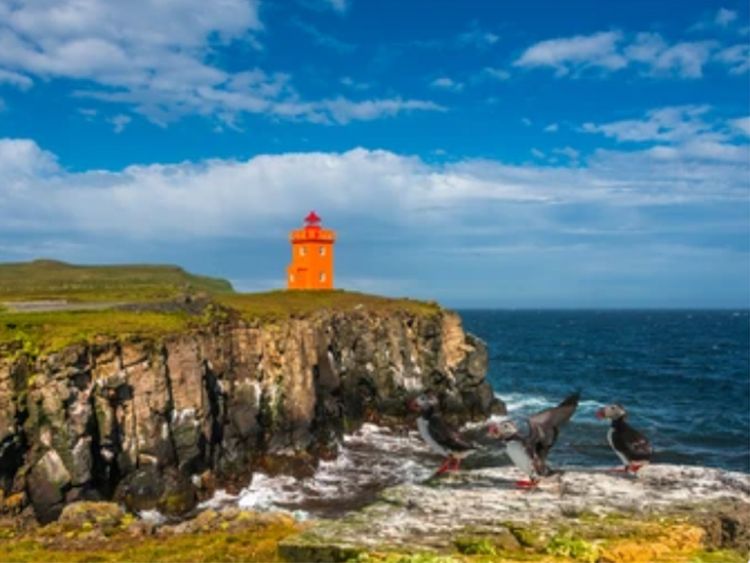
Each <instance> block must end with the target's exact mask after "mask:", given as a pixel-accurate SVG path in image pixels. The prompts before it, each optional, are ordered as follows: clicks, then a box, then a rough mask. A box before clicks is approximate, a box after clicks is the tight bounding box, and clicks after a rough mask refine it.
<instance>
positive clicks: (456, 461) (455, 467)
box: [448, 458, 461, 471]
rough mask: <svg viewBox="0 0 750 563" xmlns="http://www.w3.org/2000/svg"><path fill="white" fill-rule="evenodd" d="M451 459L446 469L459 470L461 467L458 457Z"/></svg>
mask: <svg viewBox="0 0 750 563" xmlns="http://www.w3.org/2000/svg"><path fill="white" fill-rule="evenodd" d="M452 459H453V461H452V463H451V464H450V466H449V467H448V471H459V470H460V469H461V460H460V459H458V458H452Z"/></svg>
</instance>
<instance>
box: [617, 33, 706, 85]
mask: <svg viewBox="0 0 750 563" xmlns="http://www.w3.org/2000/svg"><path fill="white" fill-rule="evenodd" d="M715 48H716V43H715V42H713V41H696V42H692V43H689V42H683V43H677V44H675V45H671V46H670V45H668V44H667V42H666V41H665V40H664V39H663V38H662V36H661V35H659V34H658V33H639V34H638V35H636V38H635V41H634V42H633V43H631V44H630V45H628V46H627V47H626V48H625V51H624V53H625V55H626V57H627V58H628V60H629V61H633V62H636V63H641V64H644V65H646V67H647V68H648V70H649V72H651V73H653V74H675V75H677V76H680V77H682V78H700V77H701V76H702V75H703V67H704V66H705V64H706V63H707V62H708V60H709V58H710V56H711V52H712V51H713V50H714V49H715Z"/></svg>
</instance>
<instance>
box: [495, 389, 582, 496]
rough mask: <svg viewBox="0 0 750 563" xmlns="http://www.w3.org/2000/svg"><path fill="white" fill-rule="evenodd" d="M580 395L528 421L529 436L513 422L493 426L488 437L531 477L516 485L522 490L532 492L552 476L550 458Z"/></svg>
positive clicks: (571, 396) (574, 394)
mask: <svg viewBox="0 0 750 563" xmlns="http://www.w3.org/2000/svg"><path fill="white" fill-rule="evenodd" d="M579 398H580V393H578V392H576V393H573V394H572V395H570V396H568V397H566V398H565V399H563V401H562V402H561V403H560V404H559V405H557V406H555V407H551V408H548V409H545V410H543V411H541V412H538V413H536V414H533V415H531V416H529V417H528V418H527V419H526V423H527V426H528V433H526V434H521V432H520V430H519V428H518V426H517V425H516V423H514V422H513V421H511V420H505V421H503V422H501V423H499V424H490V426H489V427H488V429H487V430H488V432H487V434H488V435H489V436H490V437H492V438H499V439H500V440H502V441H503V442H504V443H505V448H506V451H507V453H508V457H510V459H511V461H512V462H513V464H514V465H515V466H516V467H517V468H518V469H520V470H521V471H522V472H524V473H525V474H526V475H528V477H529V478H528V479H527V480H521V481H516V486H517V487H519V488H522V489H533V488H534V487H536V486H537V485H538V484H539V481H540V480H541V478H542V477H546V476H548V475H550V474H551V470H550V468H549V467H548V466H547V455H548V454H549V452H550V450H551V449H552V446H554V445H555V442H556V441H557V437H558V435H559V434H560V428H562V427H563V425H564V424H565V423H566V422H568V420H570V418H571V417H572V416H573V413H575V411H576V408H578V400H579Z"/></svg>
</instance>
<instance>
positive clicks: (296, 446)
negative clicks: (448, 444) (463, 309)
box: [0, 307, 494, 522]
mask: <svg viewBox="0 0 750 563" xmlns="http://www.w3.org/2000/svg"><path fill="white" fill-rule="evenodd" d="M486 364H487V354H486V349H485V346H484V344H483V343H482V342H481V341H479V340H478V339H476V338H474V337H472V336H471V335H467V334H465V333H464V332H463V330H462V327H461V322H460V319H459V317H458V316H457V315H455V314H453V313H450V312H446V311H442V310H438V309H437V308H436V310H435V312H434V313H431V314H427V315H425V314H417V313H414V312H411V311H408V310H404V311H392V310H389V311H387V312H385V311H376V310H370V309H368V308H367V307H355V308H353V309H352V310H347V311H326V310H322V311H316V312H314V313H311V314H306V315H299V316H297V317H295V316H290V317H288V318H284V319H276V320H273V321H266V322H260V321H255V322H253V321H247V320H242V319H240V318H236V317H233V318H227V319H224V320H222V321H217V322H214V323H212V324H210V325H204V326H201V327H199V328H194V329H192V330H187V331H184V332H180V333H176V334H171V335H167V336H164V337H159V338H144V337H133V336H131V337H129V338H125V339H123V338H118V339H102V338H99V339H89V341H88V342H86V343H81V344H76V345H71V346H68V347H65V348H64V349H62V350H60V351H58V352H56V353H51V354H34V353H31V352H28V351H24V349H22V348H20V347H15V348H14V347H13V346H10V347H6V348H5V349H4V350H3V351H1V352H0V495H2V497H1V498H2V507H3V510H5V511H6V512H20V511H24V510H25V511H27V512H30V510H31V509H32V508H33V512H34V514H35V515H36V517H37V518H38V519H39V520H40V521H43V522H46V521H51V520H53V519H55V518H56V517H57V516H58V515H59V513H60V511H61V510H62V508H63V506H64V505H65V504H66V503H69V502H72V501H74V500H80V499H100V498H105V499H108V498H115V499H117V500H119V501H122V502H124V503H125V504H126V506H128V507H129V508H131V509H133V510H140V509H147V508H158V509H160V510H161V511H163V512H165V513H170V514H183V513H186V512H188V511H190V510H191V509H192V508H193V507H194V505H195V503H196V501H197V499H199V498H200V497H201V496H202V495H207V494H210V492H211V490H212V489H213V488H214V487H215V486H217V485H221V486H223V487H231V486H232V484H237V485H239V484H242V483H243V482H246V481H247V480H248V479H249V478H250V476H251V473H252V471H253V469H254V468H257V467H260V466H262V467H263V468H264V469H265V470H266V471H272V470H294V471H304V470H305V469H306V466H308V465H309V466H313V465H314V463H315V459H316V458H317V456H319V455H325V453H326V452H330V448H331V446H332V445H334V444H335V438H336V436H338V435H340V433H341V432H342V431H344V430H347V429H353V428H356V427H357V426H358V425H359V424H361V423H362V422H363V421H364V420H373V419H380V420H382V419H384V418H387V419H389V420H393V421H399V420H403V417H405V416H406V413H405V412H404V407H403V402H404V398H405V396H407V395H408V394H409V393H412V392H414V391H416V390H420V389H425V388H428V389H433V390H435V391H437V392H438V393H439V395H440V397H441V401H442V403H443V406H444V409H445V410H446V411H447V412H449V413H452V414H453V415H454V416H456V417H457V418H460V419H468V418H472V417H478V416H482V415H486V414H488V413H489V412H490V411H491V410H492V409H493V402H494V399H493V393H492V390H491V388H490V386H489V384H488V383H487V381H486V380H485V371H486ZM29 506H30V507H32V508H29Z"/></svg>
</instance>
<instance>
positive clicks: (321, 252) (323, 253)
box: [319, 246, 326, 256]
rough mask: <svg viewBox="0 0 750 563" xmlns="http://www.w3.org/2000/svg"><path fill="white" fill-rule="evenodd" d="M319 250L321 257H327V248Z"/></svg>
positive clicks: (322, 247)
mask: <svg viewBox="0 0 750 563" xmlns="http://www.w3.org/2000/svg"><path fill="white" fill-rule="evenodd" d="M319 250H320V255H321V256H325V255H326V247H325V246H321V247H320V249H319Z"/></svg>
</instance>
